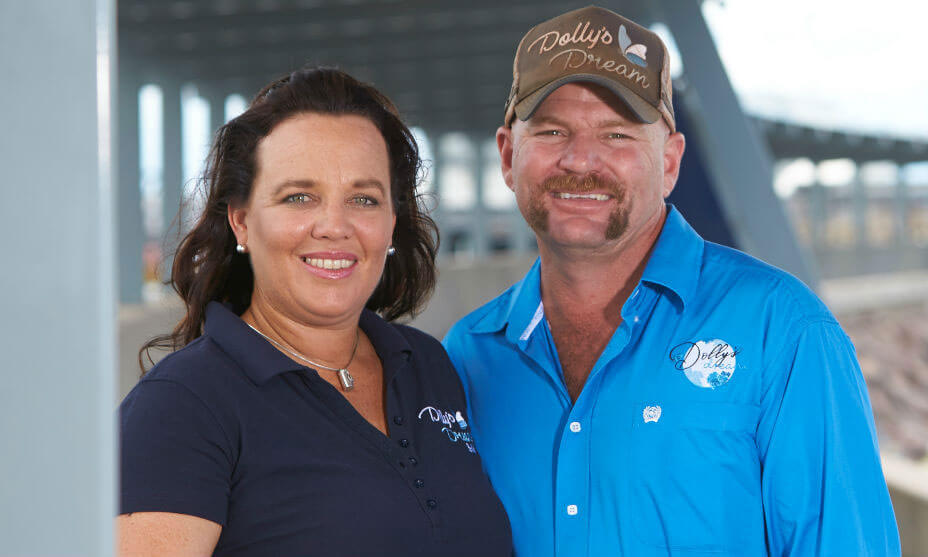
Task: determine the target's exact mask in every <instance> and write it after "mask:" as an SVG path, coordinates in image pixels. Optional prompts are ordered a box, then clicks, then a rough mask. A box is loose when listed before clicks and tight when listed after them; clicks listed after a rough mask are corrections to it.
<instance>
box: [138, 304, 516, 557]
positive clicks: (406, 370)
mask: <svg viewBox="0 0 928 557" xmlns="http://www.w3.org/2000/svg"><path fill="white" fill-rule="evenodd" d="M360 325H361V328H362V330H364V332H365V333H366V334H367V336H368V338H370V340H371V342H372V343H373V345H374V348H375V350H376V351H377V354H378V355H379V356H380V359H381V361H382V362H383V374H384V383H385V385H386V398H385V405H386V416H387V423H388V429H389V435H384V434H383V433H381V432H380V431H379V430H377V429H376V428H375V427H374V426H373V425H371V424H370V423H369V422H368V421H367V420H365V419H364V418H363V417H362V416H361V415H360V414H358V412H357V411H355V409H354V408H353V407H352V406H351V404H349V403H348V401H347V400H346V399H345V398H344V397H343V396H342V395H341V394H340V393H339V391H338V390H337V389H336V388H335V387H333V386H332V385H330V384H329V383H328V382H326V381H325V380H324V379H322V378H321V377H319V376H318V375H317V373H316V372H315V371H314V370H312V369H310V368H307V367H305V366H302V365H300V364H297V363H296V362H294V361H293V360H291V359H290V358H288V357H287V356H285V355H284V354H282V353H281V352H280V351H278V350H277V349H276V348H274V347H273V346H272V345H271V344H269V343H268V342H267V341H266V340H264V339H263V338H261V337H260V336H259V335H258V334H257V333H255V332H254V331H252V330H251V329H250V328H249V327H248V326H247V325H246V324H245V323H244V322H243V321H242V320H241V319H240V318H239V317H238V316H236V315H235V314H234V313H232V312H231V311H229V309H227V308H226V307H224V306H222V305H220V304H218V303H215V302H213V303H211V304H210V305H209V307H208V308H207V311H206V326H205V331H204V334H203V336H201V337H200V338H198V339H196V340H195V341H193V342H191V343H190V344H189V345H187V346H186V347H184V348H183V349H181V350H179V351H177V352H175V353H173V354H171V355H170V356H168V357H166V358H165V359H164V360H162V361H161V362H159V363H158V365H156V366H155V367H154V368H153V369H152V370H151V371H150V372H149V373H148V374H146V375H145V377H144V378H142V380H141V381H140V382H139V383H138V385H136V387H135V388H134V389H133V390H132V392H130V393H129V395H128V396H127V397H126V399H125V400H124V401H123V403H122V405H121V407H120V421H121V433H120V438H121V443H122V447H121V468H122V476H121V494H120V495H121V501H120V512H121V513H132V512H142V511H165V512H174V513H183V514H189V515H194V516H199V517H202V518H205V519H208V520H211V521H213V522H216V523H218V524H221V525H222V526H223V529H222V534H221V536H220V538H219V542H218V545H217V547H216V550H215V553H214V555H222V556H232V555H248V556H258V555H268V556H275V557H276V556H280V555H320V556H339V555H344V556H351V557H364V556H368V555H370V556H375V555H376V556H378V557H381V556H392V555H402V556H417V555H422V556H426V555H428V556H429V557H434V556H436V555H441V556H442V557H452V556H461V557H473V556H477V555H480V556H487V557H492V556H500V557H502V556H507V557H508V556H509V555H510V553H511V539H510V532H509V522H508V520H507V518H506V515H505V512H504V511H503V508H502V505H501V504H500V502H499V500H498V499H497V497H496V495H495V494H494V492H493V489H492V488H491V486H490V483H489V481H488V480H487V478H486V477H485V475H484V473H483V471H482V467H481V462H480V457H479V456H478V455H477V453H476V452H475V451H474V445H473V441H472V438H471V434H470V426H469V424H468V417H467V415H466V410H465V407H466V402H465V398H464V393H463V390H462V389H461V386H460V383H459V381H458V378H457V376H456V374H455V372H454V370H453V368H452V367H451V364H450V362H449V360H448V358H447V356H446V355H445V352H444V350H443V349H442V347H441V345H440V344H439V343H438V342H437V341H436V340H435V339H433V338H431V337H429V336H428V335H426V334H424V333H422V332H419V331H417V330H415V329H412V328H410V327H405V326H402V325H393V324H390V323H387V322H386V321H384V320H383V319H381V318H380V317H379V316H377V315H376V314H375V313H373V312H369V311H366V310H365V312H364V313H363V314H362V316H361V322H360Z"/></svg>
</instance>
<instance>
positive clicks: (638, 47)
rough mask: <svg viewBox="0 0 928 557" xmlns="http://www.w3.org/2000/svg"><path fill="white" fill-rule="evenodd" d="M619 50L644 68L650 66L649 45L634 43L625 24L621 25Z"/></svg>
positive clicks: (630, 60) (629, 59)
mask: <svg viewBox="0 0 928 557" xmlns="http://www.w3.org/2000/svg"><path fill="white" fill-rule="evenodd" d="M619 50H621V51H622V55H623V56H625V58H627V59H628V61H629V62H631V63H633V64H637V65H639V66H641V67H642V68H647V67H648V61H647V59H646V56H647V53H648V47H646V46H644V45H643V44H632V40H631V39H630V38H629V37H628V31H627V30H626V29H625V26H624V25H621V26H619Z"/></svg>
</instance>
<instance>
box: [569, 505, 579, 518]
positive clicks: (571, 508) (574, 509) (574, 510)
mask: <svg viewBox="0 0 928 557" xmlns="http://www.w3.org/2000/svg"><path fill="white" fill-rule="evenodd" d="M567 514H568V515H570V516H574V515H576V514H577V505H567Z"/></svg>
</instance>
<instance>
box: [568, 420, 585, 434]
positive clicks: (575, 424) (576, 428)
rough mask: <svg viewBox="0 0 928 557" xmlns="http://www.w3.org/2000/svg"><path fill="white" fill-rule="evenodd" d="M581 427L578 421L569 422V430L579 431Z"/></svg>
mask: <svg viewBox="0 0 928 557" xmlns="http://www.w3.org/2000/svg"><path fill="white" fill-rule="evenodd" d="M581 429H582V428H581V427H580V422H570V431H573V432H574V433H580V430H581Z"/></svg>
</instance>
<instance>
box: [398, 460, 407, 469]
mask: <svg viewBox="0 0 928 557" xmlns="http://www.w3.org/2000/svg"><path fill="white" fill-rule="evenodd" d="M399 465H400V468H406V463H405V462H403V461H402V460H400V461H399Z"/></svg>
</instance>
